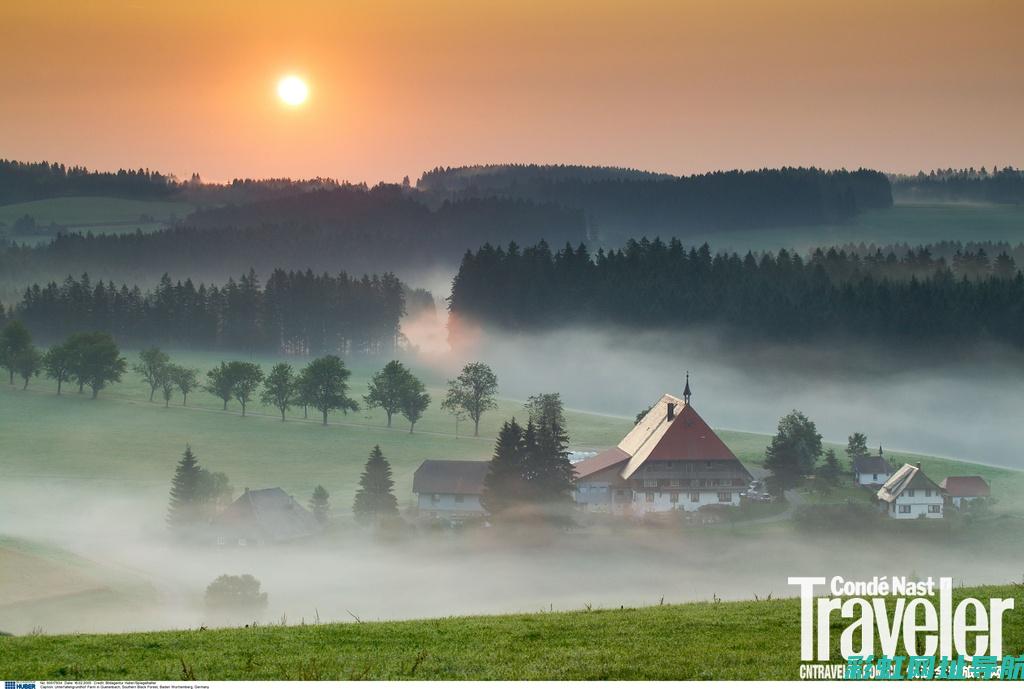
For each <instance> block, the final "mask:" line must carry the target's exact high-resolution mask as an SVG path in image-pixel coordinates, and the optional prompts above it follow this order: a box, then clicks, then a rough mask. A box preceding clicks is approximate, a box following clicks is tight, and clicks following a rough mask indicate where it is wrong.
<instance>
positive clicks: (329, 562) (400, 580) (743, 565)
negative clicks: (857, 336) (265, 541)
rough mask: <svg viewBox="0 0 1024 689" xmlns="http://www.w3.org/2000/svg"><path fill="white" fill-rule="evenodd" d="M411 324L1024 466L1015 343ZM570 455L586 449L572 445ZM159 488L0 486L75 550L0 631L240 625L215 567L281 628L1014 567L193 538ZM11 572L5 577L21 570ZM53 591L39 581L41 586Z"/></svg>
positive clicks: (722, 421) (523, 542)
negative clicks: (817, 343)
mask: <svg viewBox="0 0 1024 689" xmlns="http://www.w3.org/2000/svg"><path fill="white" fill-rule="evenodd" d="M413 330H415V334H414V335H413V336H412V339H413V342H414V343H419V344H420V345H423V346H422V347H421V355H420V356H421V361H420V362H419V364H420V365H421V366H423V367H428V366H429V367H431V368H433V370H434V371H435V373H436V374H437V375H438V376H443V375H445V374H450V372H451V371H453V370H455V369H456V368H457V367H458V366H460V365H461V364H462V363H465V361H467V360H471V359H479V360H483V361H486V362H488V363H490V364H491V365H492V366H493V367H494V368H495V370H496V371H497V373H498V376H499V379H500V381H501V392H502V396H505V397H512V398H525V397H526V396H528V395H530V394H533V393H537V392H549V391H557V392H560V393H561V394H562V396H563V399H564V401H565V403H566V405H567V406H568V407H570V408H572V409H579V410H586V411H592V412H599V413H605V414H613V415H618V416H624V417H628V418H632V417H633V416H634V415H635V414H636V412H637V411H639V410H641V409H643V408H645V407H646V406H647V405H649V404H650V403H651V402H652V401H653V400H655V399H657V398H658V396H660V395H661V394H662V393H664V392H674V393H676V394H679V393H680V392H681V389H682V385H683V378H684V375H685V372H686V371H687V370H689V371H690V374H691V386H692V388H693V403H694V406H695V407H696V408H697V409H698V410H699V411H700V412H701V414H702V415H703V416H704V418H705V419H706V420H708V422H709V423H711V424H712V425H713V426H715V427H717V428H728V429H737V430H746V431H756V432H764V433H770V432H772V431H773V430H774V428H775V424H776V422H777V420H778V418H779V417H780V416H782V415H783V414H785V413H786V412H787V411H789V410H790V409H793V408H798V409H800V410H802V411H804V412H805V413H807V414H808V416H809V417H810V418H811V419H813V420H814V421H815V422H816V423H817V424H818V428H819V430H820V431H821V432H822V433H823V434H824V436H825V438H826V439H827V440H832V441H839V442H844V441H845V438H846V436H847V435H849V434H850V433H852V432H854V431H862V432H865V433H867V435H868V438H869V441H870V443H871V444H872V445H874V446H877V445H878V444H882V445H883V446H884V447H886V448H889V449H893V450H896V449H899V450H905V451H917V452H923V453H928V454H933V455H942V456H951V457H957V458H963V459H969V460H971V461H976V462H982V463H989V464H999V465H1005V466H1008V467H1016V468H1024V460H1022V459H1021V458H1020V456H1019V452H1018V448H1020V447H1022V446H1024V427H1022V425H1021V424H1020V423H1019V421H1018V417H1019V410H1020V409H1021V408H1022V403H1024V386H1022V385H1021V382H1022V376H1024V365H1022V360H1021V357H1020V355H1019V354H1016V353H1011V352H1006V351H995V350H993V351H978V352H976V353H974V354H971V355H967V356H958V357H957V358H956V361H945V362H944V361H943V358H944V357H943V356H942V355H941V353H936V352H925V353H922V354H921V355H920V356H911V355H901V356H895V355H891V354H883V353H881V352H880V351H879V350H871V349H866V348H857V347H852V346H841V345H836V344H833V345H830V346H827V347H824V346H823V347H819V348H814V349H811V348H806V347H781V346H780V347H754V346H750V345H747V344H745V343H743V342H737V341H732V340H728V339H722V338H720V337H718V336H715V335H712V334H709V333H689V334H680V333H673V334H657V333H646V334H644V333H636V332H622V331H619V332H612V331H605V332H596V331H592V332H587V331H583V330H566V331H561V332H556V333H551V334H548V335H545V336H535V337H524V336H509V335H500V334H496V333H489V334H488V333H484V332H482V331H476V332H475V334H474V335H473V336H464V337H465V339H463V340H462V341H460V342H459V343H458V344H459V346H458V350H457V351H456V352H443V351H440V350H442V349H443V346H442V344H441V343H443V342H444V337H443V333H441V332H438V331H437V329H436V328H435V329H434V330H433V332H431V328H430V327H428V326H426V325H424V324H419V325H418V326H417V328H415V329H413ZM428 343H429V346H427V345H428ZM569 431H570V434H571V433H572V428H571V427H570V428H569ZM573 449H577V450H587V449H595V448H589V447H586V446H585V445H581V444H580V443H578V442H577V443H574V444H573ZM112 451H116V448H112ZM166 500H167V494H166V485H162V484H161V485H154V486H151V487H146V488H145V489H141V490H138V491H131V490H129V489H127V488H123V487H120V486H115V485H111V484H109V483H104V484H103V485H97V484H96V483H90V482H87V481H64V482H56V483H55V482H53V481H42V480H35V479H32V480H28V479H26V480H18V481H10V480H6V481H2V482H0V536H7V537H15V538H21V539H26V540H28V541H31V542H33V543H38V544H44V545H45V546H46V547H54V548H58V549H61V550H64V551H68V552H71V553H73V554H74V555H75V556H77V557H80V558H82V560H75V561H74V562H72V563H71V566H72V571H74V572H78V573H79V574H78V575H76V576H74V577H71V580H70V581H68V580H62V581H58V582H56V583H55V584H54V585H53V589H52V591H51V593H57V592H58V591H59V592H60V593H61V595H62V596H63V597H62V598H54V599H52V600H51V601H50V602H49V603H47V604H42V605H40V604H30V603H28V602H27V601H26V600H19V599H18V598H17V596H14V595H13V594H11V593H10V592H4V591H2V590H0V595H4V596H6V597H4V598H0V630H3V631H8V632H13V633H27V632H29V631H31V630H33V629H36V628H41V629H42V630H43V631H44V632H46V633H57V632H75V631H118V630H136V629H160V628H182V627H185V628H196V627H198V626H200V625H207V626H214V625H223V624H244V623H245V622H248V621H251V620H249V619H237V618H235V619H228V618H223V617H217V616H215V615H212V614H211V613H210V612H209V611H208V610H207V609H206V608H205V607H204V604H203V592H204V589H205V587H206V586H207V585H208V584H209V583H210V582H211V581H212V580H213V579H214V578H216V577H217V576H219V575H221V574H243V573H248V574H252V575H253V576H255V577H256V578H258V579H259V580H260V581H261V582H262V585H263V590H264V591H266V592H267V593H268V594H269V605H268V607H267V608H266V609H265V610H264V611H262V612H260V613H258V614H253V615H252V617H253V618H254V619H258V620H259V621H260V623H279V622H281V621H282V620H285V621H287V622H288V623H289V624H292V623H300V622H302V621H304V622H306V623H312V622H314V621H315V620H316V619H318V618H319V620H320V621H321V622H328V621H340V622H345V621H349V622H353V621H355V618H359V619H361V620H364V621H366V620H378V619H392V618H401V619H407V618H422V617H439V616H448V615H458V614H471V613H500V612H520V611H521V612H537V611H541V610H551V609H554V610H567V609H580V608H583V607H585V606H588V605H589V606H593V607H597V608H600V607H619V606H639V605H652V604H657V603H658V602H659V601H660V600H662V599H664V601H665V602H666V603H679V602H685V601H693V600H709V599H711V598H712V597H713V596H718V597H720V598H722V599H726V600H728V599H750V598H753V597H754V596H755V595H758V596H762V597H763V596H766V595H768V594H769V593H771V594H773V595H774V596H776V597H778V596H792V595H794V594H795V591H793V590H790V589H789V587H788V586H787V585H786V578H787V577H789V576H795V575H801V574H803V575H812V574H817V575H822V576H827V575H831V574H841V575H843V576H846V577H848V578H849V577H856V576H864V577H871V576H874V575H894V574H907V575H910V574H916V575H918V576H928V575H932V576H952V577H954V578H955V580H956V581H957V582H958V583H966V584H973V583H991V582H1006V581H1009V580H1013V579H1017V578H1019V575H1020V567H1019V562H1016V561H1014V560H1013V559H1012V558H1011V557H1009V556H1007V557H1006V559H1001V558H1002V557H1003V556H1001V555H998V554H997V555H993V556H992V557H990V558H986V559H984V560H979V559H977V558H962V557H959V556H958V553H957V552H956V551H955V549H950V548H948V547H946V546H944V545H943V544H942V543H941V542H933V543H917V544H910V543H907V544H905V545H904V546H901V548H900V549H899V550H898V551H895V549H892V548H872V547H865V545H866V542H865V540H864V539H863V538H856V539H850V540H846V539H845V538H841V537H831V536H830V537H827V538H826V537H814V538H810V537H806V536H803V535H800V534H799V532H796V531H793V530H788V529H775V530H773V529H768V530H765V531H764V533H760V532H758V531H757V529H756V528H755V529H754V531H752V532H751V531H749V526H748V525H744V524H742V523H740V524H737V525H735V526H732V527H731V526H728V525H719V526H716V527H710V528H695V529H690V530H672V531H664V530H661V529H657V528H651V527H646V528H645V527H638V526H628V525H623V526H621V527H607V526H605V527H593V528H586V529H576V530H570V531H562V532H559V531H553V532H547V531H538V532H536V533H531V534H522V533H517V534H509V533H507V532H504V531H502V530H500V529H477V530H465V531H439V532H422V533H418V534H408V533H407V534H405V535H403V536H402V537H397V538H383V537H379V536H376V537H375V536H373V535H371V534H369V533H367V532H365V531H362V530H359V529H356V528H355V527H354V526H347V525H343V526H342V528H341V532H342V533H341V535H339V536H337V537H332V538H327V539H324V540H320V541H317V542H314V543H309V544H307V545H299V546H289V547H268V548H249V549H244V548H241V549H240V548H234V549H217V548H213V547H200V548H196V547H185V546H182V545H179V544H176V543H175V542H174V541H172V540H171V539H170V538H169V537H168V532H167V529H166V526H165V524H164V517H165V514H166ZM401 500H402V501H403V502H404V501H405V500H406V496H402V497H401ZM342 509H344V506H342ZM0 544H2V543H0ZM755 562H756V563H757V566H756V567H754V566H751V565H752V563H755ZM8 564H9V563H8ZM6 574H7V577H8V578H7V579H6V580H7V581H11V577H12V576H17V575H18V574H19V573H17V572H14V573H12V572H10V571H8V572H7V573H6ZM20 575H21V576H22V578H23V579H31V578H32V577H33V576H35V575H34V574H33V572H31V571H28V572H22V573H20ZM40 576H42V575H40ZM65 579H66V578H65ZM0 581H4V579H0ZM31 584H32V582H31V581H30V582H29V585H28V586H27V587H26V586H24V585H23V586H22V588H23V589H27V590H31V589H32V586H31ZM46 586H48V584H46V583H45V581H43V580H41V581H40V582H38V583H37V585H36V588H39V587H46Z"/></svg>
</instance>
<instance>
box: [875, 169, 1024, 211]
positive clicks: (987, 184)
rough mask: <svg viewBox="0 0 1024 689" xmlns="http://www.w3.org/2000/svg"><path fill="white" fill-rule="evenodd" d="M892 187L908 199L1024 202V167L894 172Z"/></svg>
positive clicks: (897, 193) (901, 197) (904, 198)
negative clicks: (897, 173) (909, 173)
mask: <svg viewBox="0 0 1024 689" xmlns="http://www.w3.org/2000/svg"><path fill="white" fill-rule="evenodd" d="M892 191H893V194H894V195H896V196H898V197H899V198H900V199H901V200H904V201H921V202H926V201H946V202H949V201H969V202H973V203H1012V204H1020V203H1024V170H1017V169H1014V168H1012V167H1004V168H1002V169H999V168H997V167H996V166H992V169H991V170H988V169H986V168H984V167H983V168H981V169H980V170H975V169H974V168H967V169H961V170H954V169H952V168H948V169H946V170H932V171H931V172H928V173H925V172H919V173H917V174H916V175H893V176H892Z"/></svg>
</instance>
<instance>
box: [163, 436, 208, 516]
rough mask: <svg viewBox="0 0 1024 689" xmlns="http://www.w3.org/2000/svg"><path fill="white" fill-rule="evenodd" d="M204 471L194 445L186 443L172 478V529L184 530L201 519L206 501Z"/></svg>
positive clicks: (169, 509) (169, 513)
mask: <svg viewBox="0 0 1024 689" xmlns="http://www.w3.org/2000/svg"><path fill="white" fill-rule="evenodd" d="M202 471H203V470H202V469H201V468H200V466H199V460H197V459H196V456H195V455H194V454H192V447H191V446H189V445H186V446H185V453H184V454H183V455H182V456H181V459H180V460H179V461H178V466H177V467H176V468H175V469H174V478H172V479H171V500H170V506H169V507H168V510H167V525H168V526H169V527H170V528H171V529H174V530H179V531H180V530H184V529H187V528H188V527H190V526H194V525H195V524H196V523H197V522H198V521H199V519H200V516H201V514H202V507H203V502H204V501H203V496H202V495H201V492H202V485H201V484H202Z"/></svg>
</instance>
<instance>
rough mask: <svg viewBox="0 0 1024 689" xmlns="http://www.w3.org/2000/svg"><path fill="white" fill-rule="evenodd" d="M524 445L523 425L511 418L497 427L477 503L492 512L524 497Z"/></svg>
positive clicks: (501, 509)
mask: <svg viewBox="0 0 1024 689" xmlns="http://www.w3.org/2000/svg"><path fill="white" fill-rule="evenodd" d="M525 462H526V448H525V444H524V442H523V427H522V426H520V425H519V424H518V423H516V420H515V419H512V420H511V421H506V422H505V423H504V424H502V426H501V430H500V431H498V440H497V442H495V444H494V454H493V455H492V457H491V461H490V465H489V467H488V469H487V475H486V476H485V477H484V492H483V495H482V496H481V497H480V503H481V504H482V505H483V506H484V509H486V510H487V511H488V512H490V513H491V514H492V515H494V514H500V513H501V512H503V511H505V510H507V509H508V508H510V507H513V506H514V505H516V504H519V503H522V502H524V501H525V499H526V489H527V486H526V480H525V477H524V473H525V466H524V465H525Z"/></svg>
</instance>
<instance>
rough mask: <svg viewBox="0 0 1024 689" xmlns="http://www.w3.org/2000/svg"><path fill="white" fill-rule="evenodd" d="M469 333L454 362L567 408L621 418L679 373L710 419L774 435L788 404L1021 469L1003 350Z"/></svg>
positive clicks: (880, 439) (875, 433)
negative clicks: (474, 361) (473, 364)
mask: <svg viewBox="0 0 1024 689" xmlns="http://www.w3.org/2000/svg"><path fill="white" fill-rule="evenodd" d="M469 331H470V332H472V333H473V334H472V335H467V336H466V337H465V338H464V342H463V343H462V348H463V350H464V351H463V352H462V353H461V354H462V357H461V358H462V360H464V359H465V358H469V357H477V358H479V359H481V360H483V361H486V362H488V363H489V364H491V365H492V366H494V368H495V370H496V371H497V373H498V376H499V379H500V380H501V383H502V394H504V395H506V396H510V397H518V398H525V397H526V396H528V395H531V394H534V393H536V392H539V391H553V392H560V393H561V394H562V398H563V400H564V401H565V403H566V405H567V406H568V407H570V408H573V409H579V410H582V411H590V412H598V413H604V414H613V415H619V416H625V417H628V418H630V419H632V418H633V417H634V416H635V414H636V413H637V412H638V411H640V410H642V409H644V408H646V407H647V406H648V405H650V404H651V402H653V401H654V400H656V399H657V398H658V397H659V396H660V395H661V394H662V393H664V392H671V393H675V394H677V395H679V394H681V393H682V388H683V379H684V377H685V374H686V371H689V372H690V382H691V386H692V388H693V404H694V407H695V408H696V409H697V410H699V411H700V413H701V415H702V416H703V417H704V419H705V420H706V421H708V423H710V424H711V425H712V426H713V427H714V428H720V429H730V430H741V431H751V432H756V433H774V432H775V429H776V424H777V422H778V420H779V418H780V417H781V416H783V415H784V414H786V413H787V412H788V411H790V410H791V409H799V410H801V411H803V412H804V413H806V414H807V415H808V416H809V417H810V418H811V419H812V420H813V421H814V422H815V423H816V424H817V426H818V430H819V432H821V433H822V434H823V435H824V437H825V439H826V440H828V441H834V442H840V443H843V444H845V443H846V438H847V437H848V436H849V435H850V434H851V433H853V432H854V431H860V432H863V433H866V434H867V436H868V441H869V444H870V445H871V446H873V447H877V446H878V445H879V444H881V445H882V446H883V447H885V448H887V449H890V450H900V451H905V452H919V453H923V454H929V455H934V456H939V457H952V458H956V459H964V460H968V461H971V462H977V463H981V464H992V465H999V466H1006V467H1011V468H1016V469H1024V455H1022V453H1021V451H1020V449H1021V448H1022V447H1024V425H1022V424H1021V423H1020V422H1019V420H1020V410H1021V409H1024V355H1022V354H1021V353H1020V352H1015V351H1010V350H1007V349H1004V348H998V347H979V348H977V349H975V350H972V351H969V352H957V353H955V354H954V353H948V352H937V351H931V350H926V351H919V352H902V353H894V352H893V350H892V349H888V348H884V347H883V346H878V347H870V346H858V345H851V344H845V343H841V342H830V343H827V344H822V345H819V346H813V347H812V346H801V345H761V344H758V345H755V344H751V343H749V342H745V341H743V340H742V338H733V337H728V336H722V335H720V334H717V333H714V332H709V331H700V332H685V331H684V332H662V333H657V332H647V333H645V332H642V331H629V330H614V329H608V330H586V329H567V330H559V331H555V332H551V333H548V334H545V335H537V336H522V335H508V334H501V333H494V332H489V333H488V332H484V331H482V330H479V329H471V330H469ZM456 358H458V357H456ZM570 432H571V429H570Z"/></svg>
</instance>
